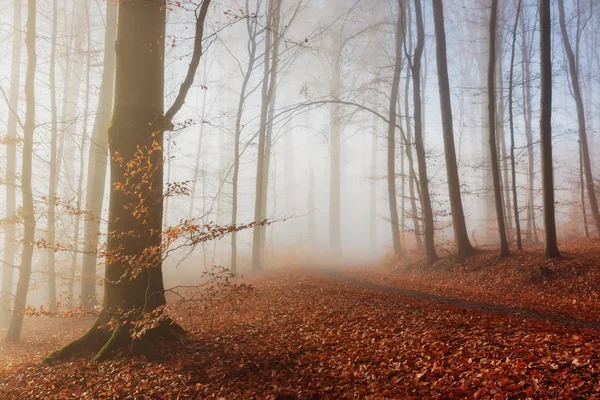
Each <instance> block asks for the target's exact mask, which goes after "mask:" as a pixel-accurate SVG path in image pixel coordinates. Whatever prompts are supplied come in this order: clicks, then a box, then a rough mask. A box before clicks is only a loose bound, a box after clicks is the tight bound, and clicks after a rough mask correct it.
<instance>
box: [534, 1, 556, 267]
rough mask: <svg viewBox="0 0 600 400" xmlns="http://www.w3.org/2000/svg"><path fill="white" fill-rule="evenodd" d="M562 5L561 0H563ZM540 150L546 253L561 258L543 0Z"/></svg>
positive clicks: (549, 38)
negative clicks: (555, 209) (557, 224)
mask: <svg viewBox="0 0 600 400" xmlns="http://www.w3.org/2000/svg"><path fill="white" fill-rule="evenodd" d="M559 2H560V0H559ZM539 4H540V100H541V104H540V147H541V149H542V150H541V155H542V192H543V202H544V253H545V255H546V257H549V258H550V257H559V256H560V253H559V251H558V243H557V240H556V220H555V216H554V171H553V166H552V19H551V15H550V8H551V7H550V0H540V3H539Z"/></svg>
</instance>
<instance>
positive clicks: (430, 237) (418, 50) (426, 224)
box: [412, 0, 437, 264]
mask: <svg viewBox="0 0 600 400" xmlns="http://www.w3.org/2000/svg"><path fill="white" fill-rule="evenodd" d="M415 18H416V23H417V45H416V47H415V54H414V57H413V63H412V77H413V107H414V110H413V111H414V120H415V121H414V123H415V148H416V152H417V166H418V168H419V184H420V187H421V196H420V197H419V198H420V199H421V213H422V214H423V228H424V231H425V232H424V233H425V253H426V257H427V264H433V263H435V262H436V261H437V254H436V252H435V237H434V235H435V232H434V225H433V209H432V207H431V196H430V194H429V178H428V176H427V159H426V157H425V145H424V143H423V142H424V140H423V111H422V110H423V107H422V99H421V91H422V88H421V57H422V55H423V48H424V46H425V28H424V26H423V11H422V8H421V0H415Z"/></svg>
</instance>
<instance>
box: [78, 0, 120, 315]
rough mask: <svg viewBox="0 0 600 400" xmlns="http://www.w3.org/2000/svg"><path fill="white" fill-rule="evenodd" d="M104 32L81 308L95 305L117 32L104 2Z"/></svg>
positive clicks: (90, 167) (114, 16) (88, 186)
mask: <svg viewBox="0 0 600 400" xmlns="http://www.w3.org/2000/svg"><path fill="white" fill-rule="evenodd" d="M105 29H106V31H105V34H104V61H103V65H104V69H103V71H102V81H101V83H100V93H99V98H98V109H97V112H96V118H95V120H94V126H93V128H92V137H91V140H90V147H89V150H88V167H87V182H86V188H85V201H86V210H87V211H88V213H89V215H88V216H87V217H86V218H85V219H84V226H83V243H84V250H85V251H84V253H83V260H82V267H81V305H82V307H83V308H84V309H88V308H90V307H93V306H95V305H96V304H97V303H98V302H97V299H96V264H97V262H98V261H97V260H98V244H99V236H100V222H101V217H102V204H103V202H104V188H105V185H106V165H107V159H108V127H109V124H110V117H111V112H112V104H113V94H114V81H115V58H116V54H115V39H116V33H117V5H116V4H114V3H113V2H111V1H107V2H106V28H105Z"/></svg>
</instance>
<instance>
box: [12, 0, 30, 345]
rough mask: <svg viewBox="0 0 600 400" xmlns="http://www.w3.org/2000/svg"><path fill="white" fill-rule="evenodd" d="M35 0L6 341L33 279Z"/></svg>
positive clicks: (17, 327)
mask: <svg viewBox="0 0 600 400" xmlns="http://www.w3.org/2000/svg"><path fill="white" fill-rule="evenodd" d="M36 14H37V2H36V0H29V3H28V6H27V26H26V38H25V46H26V48H27V73H26V75H25V106H26V111H25V122H24V124H23V159H22V167H21V194H22V197H23V224H24V233H23V248H22V251H21V265H20V267H19V280H18V282H17V291H16V293H15V303H14V306H13V313H12V317H11V319H10V325H9V326H8V333H7V335H6V340H7V341H9V342H15V343H16V342H18V341H19V338H20V336H21V328H22V327H23V316H24V315H23V313H22V311H23V310H24V309H25V305H26V303H27V292H28V291H29V279H30V277H31V261H32V258H33V246H34V241H35V215H34V209H33V193H32V185H31V175H32V160H33V134H34V131H35V72H36V67H37V54H36V48H35V46H36V34H37V32H36V27H37V26H36Z"/></svg>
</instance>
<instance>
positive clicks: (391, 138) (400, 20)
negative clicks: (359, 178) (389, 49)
mask: <svg viewBox="0 0 600 400" xmlns="http://www.w3.org/2000/svg"><path fill="white" fill-rule="evenodd" d="M405 10H406V5H405V3H404V0H398V17H397V19H396V32H395V33H396V34H395V37H396V41H395V43H396V53H395V59H394V77H393V78H392V89H391V95H390V107H389V118H388V132H387V183H388V199H389V206H390V225H391V228H392V242H393V244H394V257H395V258H399V257H400V255H401V254H402V243H401V242H400V226H399V224H398V205H397V200H396V103H397V101H398V92H399V88H400V72H401V70H402V51H403V43H404V31H405V28H406V15H405Z"/></svg>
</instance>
